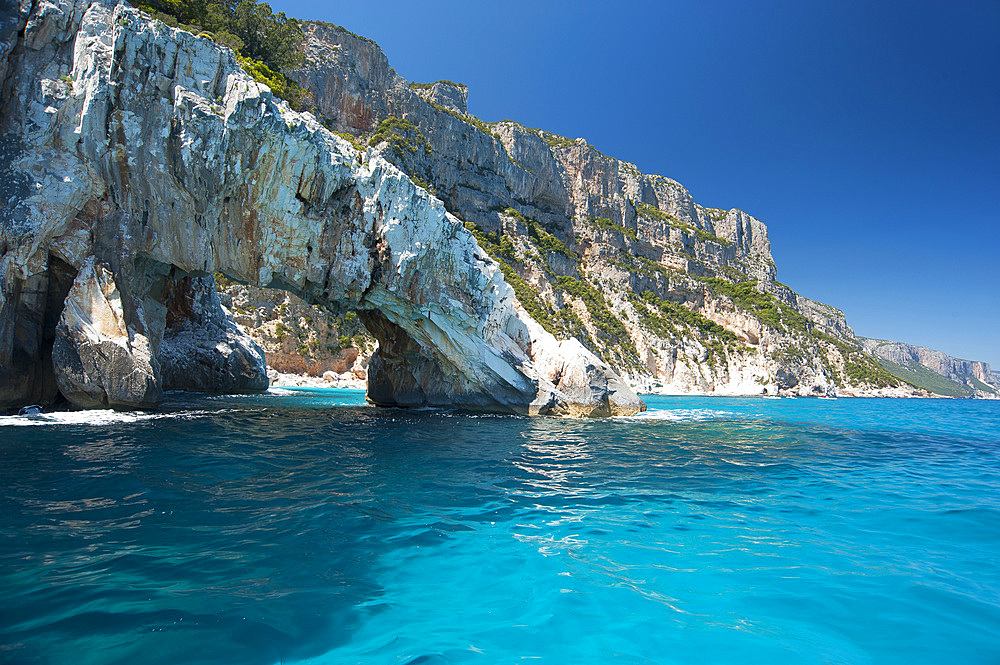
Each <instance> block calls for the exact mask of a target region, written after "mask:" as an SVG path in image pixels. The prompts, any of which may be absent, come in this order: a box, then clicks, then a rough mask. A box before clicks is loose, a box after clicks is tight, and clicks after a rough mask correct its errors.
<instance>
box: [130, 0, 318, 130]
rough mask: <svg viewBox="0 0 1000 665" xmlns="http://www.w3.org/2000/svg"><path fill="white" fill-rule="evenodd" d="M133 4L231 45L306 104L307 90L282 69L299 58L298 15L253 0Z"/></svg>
mask: <svg viewBox="0 0 1000 665" xmlns="http://www.w3.org/2000/svg"><path fill="white" fill-rule="evenodd" d="M136 6H137V7H138V8H139V9H141V10H142V11H145V12H147V13H149V14H151V15H152V16H153V18H156V19H159V20H161V21H163V22H164V23H166V24H168V25H170V26H173V27H179V28H181V29H184V30H188V31H190V32H193V33H195V34H199V35H200V36H202V37H205V38H207V39H211V40H213V41H215V42H217V43H219V44H223V45H224V46H228V47H229V48H231V49H233V51H235V52H236V54H237V55H238V56H239V58H238V60H239V63H240V65H241V66H242V67H243V69H245V70H246V71H247V73H248V74H250V75H251V76H253V77H254V79H255V80H256V81H258V82H260V83H264V84H265V85H267V86H268V87H269V88H271V91H272V92H273V93H274V94H275V95H277V96H278V97H280V98H282V99H285V100H287V101H288V102H289V103H290V104H291V105H292V107H293V108H296V109H298V110H304V109H305V108H307V107H308V106H309V101H310V100H309V95H308V94H307V93H306V92H305V91H304V90H303V89H302V88H301V86H299V85H298V84H297V83H295V82H294V81H292V80H291V79H289V78H288V77H286V76H285V75H284V74H283V73H282V70H285V69H289V68H292V67H296V66H298V65H300V64H302V62H303V59H304V56H303V54H302V49H301V47H302V41H303V39H304V35H303V34H302V28H301V26H300V25H299V23H298V21H296V20H295V19H294V18H289V17H287V16H285V14H284V12H278V13H277V14H275V13H274V12H272V11H271V6H270V5H269V4H267V3H266V2H254V1H252V0H243V1H242V2H236V1H235V0H222V1H221V2H212V1H210V0H146V1H145V2H140V3H137V4H136Z"/></svg>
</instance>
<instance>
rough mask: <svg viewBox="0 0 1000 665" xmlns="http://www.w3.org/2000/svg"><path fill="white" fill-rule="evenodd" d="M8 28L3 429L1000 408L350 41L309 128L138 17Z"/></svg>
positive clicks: (658, 200) (713, 222)
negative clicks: (649, 411)
mask: <svg viewBox="0 0 1000 665" xmlns="http://www.w3.org/2000/svg"><path fill="white" fill-rule="evenodd" d="M0 18H2V20H0V76H2V82H3V83H2V87H0V110H2V115H0V171H2V176H3V177H2V178H0V201H2V206H0V410H5V411H10V410H16V409H17V408H19V407H20V406H21V405H24V404H27V403H39V404H46V405H59V404H61V405H63V406H72V407H77V408H94V407H108V406H111V407H115V408H141V407H147V406H150V405H154V404H156V403H157V402H158V400H159V399H160V396H161V395H162V393H163V391H165V390H192V391H206V392H255V391H261V390H265V389H266V388H267V387H268V385H275V382H285V383H287V384H296V385H305V384H307V383H313V384H318V385H336V386H340V385H343V386H358V385H359V384H360V383H361V382H364V384H365V387H366V389H367V391H368V397H369V399H370V400H371V401H373V402H374V403H376V404H383V405H387V406H449V407H459V408H467V409H471V410H487V411H501V412H514V413H527V414H548V415H562V416H611V415H628V414H634V413H637V412H639V411H641V410H642V409H643V408H644V405H643V403H642V401H641V400H640V399H639V398H638V397H637V392H650V393H662V394H715V395H771V396H776V395H783V396H830V395H842V396H898V397H903V396H928V395H931V394H932V393H933V394H942V393H941V392H940V391H942V390H948V389H950V388H949V386H951V385H952V384H961V385H964V386H966V388H967V389H968V393H967V394H964V395H961V394H955V395H954V396H970V397H990V396H997V395H1000V381H998V379H997V374H996V373H994V372H993V371H992V370H991V369H990V368H989V366H988V365H985V363H979V364H976V363H971V364H970V363H967V364H965V365H962V364H961V363H948V362H945V361H942V360H941V358H940V357H938V356H936V355H934V354H933V353H923V352H921V353H916V352H913V353H910V354H909V355H907V356H906V357H905V358H904V357H902V356H900V353H902V352H900V351H899V349H900V348H902V347H892V348H893V349H896V350H895V351H892V352H888V351H886V349H888V348H890V347H888V346H887V344H888V345H891V344H896V343H888V342H887V343H885V344H875V345H874V346H873V345H872V344H870V342H871V340H865V339H863V338H859V337H857V336H855V334H854V331H853V330H852V329H851V328H850V326H849V325H848V324H847V320H846V317H845V316H844V314H843V312H841V311H840V310H838V309H836V308H835V307H832V306H830V305H826V304H823V303H819V302H816V301H813V300H811V299H809V298H807V297H805V296H802V295H800V294H797V293H795V292H794V291H793V290H792V289H791V288H789V287H788V286H786V285H784V284H782V283H780V282H778V281H777V275H778V269H777V266H776V265H775V262H774V260H773V258H772V256H771V250H770V241H769V239H768V235H767V227H766V225H765V224H764V223H763V222H762V221H760V220H758V219H756V218H755V217H753V216H751V215H750V214H748V213H746V212H744V211H742V210H738V209H730V210H722V209H718V208H712V207H708V206H704V205H701V204H699V203H697V202H695V201H694V200H693V197H692V196H691V194H690V193H689V192H688V191H687V190H686V189H685V188H684V187H683V186H682V185H681V184H680V183H677V182H676V181H674V180H671V179H670V178H667V177H664V176H661V175H655V174H644V173H642V172H641V171H640V170H639V169H638V168H637V167H636V166H635V165H634V164H631V163H629V162H627V161H624V160H620V159H616V158H613V157H609V156H607V155H605V154H603V153H602V152H600V151H599V150H597V149H596V148H595V147H594V146H592V145H590V144H589V143H588V142H587V141H586V140H584V139H582V138H576V139H572V138H569V137H563V136H559V135H557V134H553V133H551V132H548V131H546V130H543V129H535V128H530V127H526V126H524V125H521V124H520V123H517V122H515V121H511V120H504V121H501V122H494V123H486V122H483V121H482V120H480V119H479V118H476V117H475V116H473V115H472V114H470V113H469V112H468V107H467V104H468V96H469V90H468V88H467V87H465V86H464V85H461V84H458V83H454V82H450V81H437V82H434V83H415V82H409V81H406V80H405V79H403V78H402V77H400V76H399V75H398V74H397V73H396V72H395V70H393V69H392V67H390V65H389V62H388V59H387V58H386V56H385V54H384V53H383V52H382V50H381V49H380V48H379V47H378V45H377V44H375V43H374V42H372V41H371V40H368V39H365V38H363V37H359V36H357V35H354V34H353V33H350V32H348V31H347V30H345V29H343V28H340V27H338V26H332V25H329V24H323V23H308V22H307V23H305V24H304V25H303V34H304V41H303V43H302V46H301V48H302V56H303V57H302V58H301V64H300V65H298V66H297V68H294V69H292V70H289V72H288V74H289V76H290V77H291V80H294V81H297V82H298V83H297V84H296V85H298V86H300V88H301V91H303V94H302V96H303V98H308V99H311V100H313V103H312V105H311V108H310V109H308V110H300V111H296V110H293V108H292V107H291V106H290V105H289V103H287V102H286V101H284V100H282V99H280V98H279V97H278V96H277V95H276V94H275V90H272V89H271V87H269V85H271V84H273V83H274V81H273V80H272V81H271V84H269V83H267V82H265V79H262V78H261V75H260V72H259V71H257V70H255V69H254V68H253V67H249V68H246V67H247V66H246V65H245V63H243V61H242V60H239V59H237V58H236V57H235V54H234V52H233V51H231V50H230V49H229V48H227V47H225V46H222V45H220V44H218V43H216V41H214V40H213V38H212V35H210V34H200V35H198V34H193V33H192V32H189V31H186V30H184V29H180V28H174V27H170V26H168V25H166V24H164V23H163V22H162V21H159V20H157V19H156V18H154V17H152V16H150V15H148V14H145V13H143V12H141V11H139V10H137V9H135V8H134V7H132V6H131V5H129V4H127V3H125V2H114V1H112V0H59V1H58V2H50V1H48V0H46V1H44V2H35V3H32V2H24V3H21V5H20V6H19V7H17V8H16V9H15V11H14V13H12V14H10V15H5V16H3V17H0ZM241 63H243V64H241ZM265 78H266V77H265ZM267 80H271V79H267ZM275 80H276V79H275ZM925 351H926V350H925ZM887 354H888V355H887ZM941 355H944V354H941ZM963 362H964V361H963ZM918 366H919V367H918ZM919 368H924V369H923V370H921V369H919ZM924 370H926V371H929V372H930V373H931V374H933V375H934V376H943V375H945V374H946V375H947V376H946V377H945V378H946V379H947V381H948V382H949V383H948V384H938V383H936V379H933V377H930V378H928V377H929V375H927V374H926V373H923V372H924ZM942 372H944V374H941V373H942ZM962 372H964V374H962ZM960 374H961V376H960ZM966 375H968V376H969V377H971V378H969V379H967V378H965V377H966ZM305 377H308V378H305ZM955 390H956V391H957V392H958V393H961V392H962V389H955Z"/></svg>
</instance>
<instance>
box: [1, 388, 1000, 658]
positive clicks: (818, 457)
mask: <svg viewBox="0 0 1000 665" xmlns="http://www.w3.org/2000/svg"><path fill="white" fill-rule="evenodd" d="M647 401H648V404H649V406H650V410H649V411H648V412H647V413H646V414H644V415H643V416H642V417H639V418H635V419H618V420H608V421H569V420H557V419H542V418H536V419H528V418H514V417H497V416H480V417H473V416H469V415H463V414H459V413H450V412H442V411H418V412H413V411H399V410H381V409H375V408H372V407H367V406H364V400H363V394H362V393H360V392H354V391H336V390H278V391H275V392H272V393H269V394H266V395H261V396H256V397H241V398H235V397H217V398H206V397H192V396H173V397H171V398H170V399H169V400H168V402H167V403H166V405H165V406H164V408H163V409H162V410H161V411H159V412H156V413H146V414H116V413H113V412H97V413H95V412H90V413H78V414H61V415H55V416H43V417H40V418H36V419H34V420H30V421H29V420H25V419H23V418H0V591H2V602H0V663H31V664H34V663H72V664H73V665H89V664H97V663H101V664H104V663H123V664H124V663H130V664H131V663H152V664H159V663H185V664H187V663H205V664H213V665H214V664H223V663H225V664H229V663H250V664H256V663H260V664H263V665H270V664H272V663H317V664H320V663H322V664H341V663H422V664H427V665H431V664H437V663H516V662H521V661H526V662H528V661H530V662H538V663H556V664H574V665H576V664H589V663H594V664H601V663H906V664H913V663H947V664H949V665H957V664H961V663H993V664H995V663H1000V565H998V563H1000V402H981V401H968V400H962V401H957V400H954V401H953V400H860V399H857V400H850V399H840V400H807V399H798V400H778V399H759V398H758V399H725V398H698V397H649V398H647Z"/></svg>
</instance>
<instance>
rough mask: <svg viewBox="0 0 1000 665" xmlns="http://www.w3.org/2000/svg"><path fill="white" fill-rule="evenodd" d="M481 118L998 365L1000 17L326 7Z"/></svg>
mask: <svg viewBox="0 0 1000 665" xmlns="http://www.w3.org/2000/svg"><path fill="white" fill-rule="evenodd" d="M272 8H273V9H274V10H275V11H284V12H286V13H287V14H289V15H291V16H296V17H300V18H315V19H323V20H327V21H331V22H333V23H338V24H340V25H343V26H345V27H346V28H348V29H349V30H352V31H354V32H357V33H359V34H362V35H365V36H367V37H371V38H372V39H374V40H375V41H377V42H378V43H379V44H380V45H381V47H382V48H383V49H384V50H385V52H386V54H387V55H388V56H389V61H390V63H391V64H392V66H393V67H395V69H396V71H397V72H399V73H400V74H401V75H402V76H404V77H405V78H407V79H409V80H415V81H433V80H437V79H451V80H454V81H460V82H463V83H466V84H467V85H468V86H469V88H470V92H469V110H470V111H471V112H472V113H474V114H476V115H477V116H479V117H480V118H482V119H484V120H488V121H492V120H501V119H504V118H511V119H515V120H518V121H520V122H523V123H524V124H526V125H529V126H532V127H543V128H545V129H549V130H551V131H554V132H557V133H560V134H565V135H567V136H571V137H577V136H582V137H584V138H586V139H587V140H588V141H589V142H590V143H592V144H594V145H595V146H597V147H598V148H599V149H600V150H602V151H603V152H605V153H606V154H609V155H613V156H615V157H619V158H622V159H627V160H629V161H632V162H635V164H636V165H637V166H639V168H640V169H642V170H643V171H645V172H648V173H661V174H663V175H667V176H669V177H671V178H674V179H676V180H678V181H679V182H681V183H682V184H683V185H685V186H686V187H687V188H688V189H690V190H691V193H692V194H693V196H694V198H695V200H696V201H698V202H700V203H702V204H705V205H708V206H715V207H722V208H730V207H737V208H741V209H743V210H746V211H747V212H749V213H750V214H752V215H754V216H756V217H758V218H760V219H761V220H763V221H764V222H765V223H766V224H767V225H768V229H769V231H770V237H771V243H772V248H773V253H774V258H775V261H776V262H777V265H778V279H779V280H780V281H782V282H784V283H786V284H788V285H789V286H791V287H792V288H793V289H795V290H796V291H798V292H800V293H802V294H803V295H806V296H808V297H810V298H814V299H816V300H820V301H823V302H826V303H829V304H832V305H834V306H836V307H839V308H841V309H843V310H844V311H845V313H846V314H847V318H848V322H849V323H850V324H851V325H852V326H853V327H854V329H855V331H856V332H857V333H858V334H860V335H865V336H869V337H882V338H888V339H896V340H900V341H905V342H909V343H912V344H919V345H924V346H930V347H932V348H937V349H940V350H942V351H945V352H947V353H950V354H952V355H955V356H958V357H962V358H970V359H975V360H986V361H988V362H990V363H991V364H992V365H993V367H994V368H1000V3H998V2H996V1H995V0H994V1H992V2H979V3H976V2H962V1H961V0H958V1H954V0H952V1H950V2H939V3H927V2H854V1H843V0H841V1H837V2H812V1H807V2H802V1H800V0H795V1H790V2H760V3H751V2H721V1H719V2H711V1H709V2H683V3H681V2H677V3H674V2H644V3H639V2H629V1H627V0H618V1H615V2H553V1H547V0H534V1H532V2H522V1H519V0H515V1H509V2H502V3H501V2H475V1H473V2H469V1H466V2H441V1H434V0H428V1H425V2H418V3H414V2H405V3H404V2H396V1H392V0H382V1H380V2H377V3H368V2H358V1H357V0H352V1H351V2H342V1H340V0H331V1H328V2H307V1H305V0H277V1H275V2H273V3H272Z"/></svg>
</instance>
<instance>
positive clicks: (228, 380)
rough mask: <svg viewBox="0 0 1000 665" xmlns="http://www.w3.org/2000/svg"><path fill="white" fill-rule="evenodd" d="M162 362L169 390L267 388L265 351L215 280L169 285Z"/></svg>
mask: <svg viewBox="0 0 1000 665" xmlns="http://www.w3.org/2000/svg"><path fill="white" fill-rule="evenodd" d="M165 304H166V307H167V315H166V321H165V324H166V325H165V328H164V331H163V340H162V341H161V342H160V350H159V353H158V354H157V356H156V357H157V360H158V361H159V363H160V366H161V367H162V368H163V369H162V377H163V389H164V390H188V391H194V392H215V393H255V392H263V391H265V390H267V386H268V379H267V364H266V363H265V361H264V351H263V350H262V349H261V348H260V346H259V345H258V344H257V343H256V342H254V341H253V339H252V338H251V337H250V336H249V335H247V334H246V333H245V332H244V331H243V330H242V329H241V328H240V327H239V326H238V325H236V323H234V322H233V320H232V319H231V318H230V317H229V316H228V314H227V313H226V312H225V310H223V309H222V303H221V302H219V295H218V293H216V291H215V280H214V279H212V278H211V277H190V276H186V277H182V278H180V279H177V280H171V281H170V282H168V287H167V293H166V294H165Z"/></svg>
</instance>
